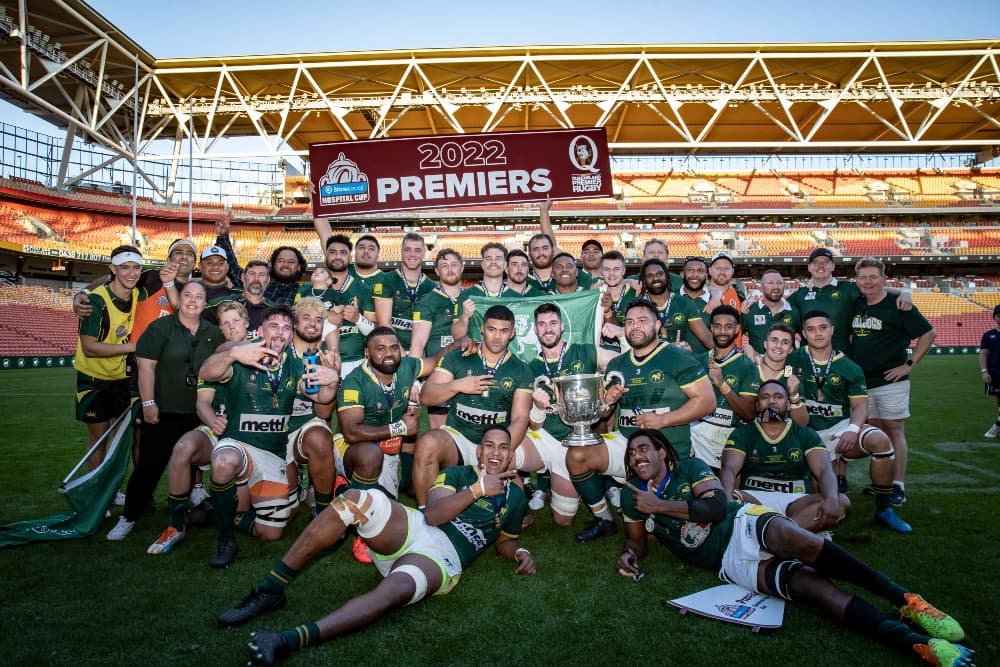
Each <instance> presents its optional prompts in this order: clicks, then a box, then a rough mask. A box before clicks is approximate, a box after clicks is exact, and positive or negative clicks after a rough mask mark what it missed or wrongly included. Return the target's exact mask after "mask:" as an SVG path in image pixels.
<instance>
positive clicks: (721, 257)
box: [708, 252, 736, 266]
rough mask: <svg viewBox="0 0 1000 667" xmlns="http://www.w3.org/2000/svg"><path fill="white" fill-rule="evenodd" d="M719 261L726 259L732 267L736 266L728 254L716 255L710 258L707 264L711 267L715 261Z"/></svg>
mask: <svg viewBox="0 0 1000 667" xmlns="http://www.w3.org/2000/svg"><path fill="white" fill-rule="evenodd" d="M720 259H728V260H729V263H730V264H732V265H733V266H736V262H734V261H733V258H732V256H731V255H730V254H729V253H725V252H720V253H716V255H715V256H714V257H712V261H711V262H709V263H708V265H709V266H712V265H713V264H715V262H716V260H720Z"/></svg>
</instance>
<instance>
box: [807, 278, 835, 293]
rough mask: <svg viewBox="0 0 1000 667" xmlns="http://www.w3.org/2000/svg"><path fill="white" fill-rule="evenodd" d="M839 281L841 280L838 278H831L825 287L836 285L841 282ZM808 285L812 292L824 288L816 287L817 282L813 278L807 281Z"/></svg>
mask: <svg viewBox="0 0 1000 667" xmlns="http://www.w3.org/2000/svg"><path fill="white" fill-rule="evenodd" d="M839 282H840V281H838V280H837V279H836V278H830V282H829V283H827V284H826V285H823V287H836V286H837V285H838V284H839ZM806 287H808V288H809V291H810V292H812V291H814V290H817V289H823V287H816V286H815V284H814V283H813V279H812V278H810V279H809V280H807V281H806Z"/></svg>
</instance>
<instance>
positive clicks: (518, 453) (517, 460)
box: [514, 447, 524, 470]
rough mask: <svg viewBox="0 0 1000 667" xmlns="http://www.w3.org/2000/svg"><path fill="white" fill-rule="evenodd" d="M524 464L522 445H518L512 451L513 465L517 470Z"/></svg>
mask: <svg viewBox="0 0 1000 667" xmlns="http://www.w3.org/2000/svg"><path fill="white" fill-rule="evenodd" d="M523 465H524V447H518V448H517V449H516V450H515V451H514V467H515V468H516V469H518V470H520V469H521V466H523Z"/></svg>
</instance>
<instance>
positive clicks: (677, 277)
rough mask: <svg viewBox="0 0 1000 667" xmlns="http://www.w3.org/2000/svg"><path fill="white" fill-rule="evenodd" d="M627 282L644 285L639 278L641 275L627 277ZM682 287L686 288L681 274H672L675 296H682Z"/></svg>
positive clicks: (671, 281) (671, 280) (672, 289)
mask: <svg viewBox="0 0 1000 667" xmlns="http://www.w3.org/2000/svg"><path fill="white" fill-rule="evenodd" d="M625 280H634V281H636V282H637V283H639V284H640V285H641V284H642V280H641V279H640V278H639V274H638V273H633V274H632V275H630V276H625ZM682 287H684V278H682V277H681V274H679V273H673V272H671V273H670V291H671V292H672V293H673V294H680V293H681V288H682Z"/></svg>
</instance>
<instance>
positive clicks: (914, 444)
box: [0, 356, 1000, 667]
mask: <svg viewBox="0 0 1000 667" xmlns="http://www.w3.org/2000/svg"><path fill="white" fill-rule="evenodd" d="M0 377H2V378H3V380H4V382H3V386H2V389H0V397H2V400H3V405H4V406H5V409H4V412H3V416H2V417H0V433H2V437H3V440H2V444H0V453H2V461H3V463H4V465H3V468H2V470H0V524H2V523H8V522H11V521H15V520H20V519H28V518H35V517H39V516H45V515H48V514H54V513H56V512H61V511H63V510H64V509H65V507H66V505H65V501H64V499H62V498H61V497H60V495H59V493H58V492H57V491H56V489H57V487H58V484H59V482H60V480H61V479H62V477H63V475H65V473H66V472H67V471H68V470H69V469H70V467H71V466H72V465H73V464H74V463H75V462H76V461H77V460H78V459H79V457H80V456H81V455H82V453H83V451H84V443H85V433H84V428H83V426H82V425H80V424H77V423H75V422H74V421H73V418H72V414H73V391H74V378H73V374H72V371H69V370H61V369H60V370H28V371H4V372H3V374H2V375H0ZM978 377H979V374H978V368H977V367H976V361H975V358H974V357H973V356H965V357H951V358H941V357H937V358H929V359H927V361H926V363H924V364H922V365H921V367H920V368H919V369H918V370H917V372H916V373H915V383H914V384H915V387H914V395H913V399H912V402H911V409H912V411H913V414H914V416H913V417H912V418H911V419H910V421H909V423H908V426H907V429H908V435H909V441H910V446H911V459H910V475H909V478H908V480H907V496H908V503H907V504H906V506H905V507H904V508H903V509H902V510H901V512H900V513H901V514H902V516H903V517H904V518H906V519H907V520H908V521H910V522H911V523H912V524H913V526H914V529H915V532H914V534H912V535H909V536H900V535H895V534H891V533H888V532H886V531H884V530H881V529H875V528H874V527H873V525H872V522H871V512H872V507H873V505H872V500H871V498H869V497H867V496H862V495H861V494H860V489H861V487H862V485H863V484H864V480H865V479H866V476H867V464H866V463H864V462H862V463H855V464H853V465H852V467H851V470H850V477H851V482H852V494H851V496H852V500H853V501H854V512H853V514H852V516H851V517H850V518H849V519H848V520H847V521H846V522H845V524H844V525H843V526H841V527H839V528H838V529H837V531H836V532H835V539H836V540H837V541H838V542H839V543H841V544H843V545H845V546H846V547H847V548H849V549H851V550H852V551H854V552H855V553H856V554H858V555H859V556H860V557H862V558H863V559H865V560H866V561H868V562H869V563H871V564H872V565H873V566H875V567H878V568H880V569H883V570H884V571H886V572H888V573H890V574H891V575H892V576H894V577H895V578H896V579H897V580H898V581H900V582H901V583H903V584H904V585H906V586H908V587H910V588H912V589H913V590H916V591H918V592H920V593H922V594H923V595H924V596H925V597H927V598H928V599H929V600H931V601H932V602H933V603H935V604H937V605H938V606H940V607H941V608H943V609H945V610H946V611H948V612H949V613H951V614H952V615H954V616H955V617H956V618H958V619H959V620H960V621H961V622H962V624H963V625H964V627H965V629H966V632H967V633H968V642H969V644H970V645H971V646H973V647H974V648H975V649H976V650H977V651H978V654H977V661H978V664H980V665H991V664H997V663H998V662H1000V640H998V639H997V635H996V632H995V628H996V617H994V616H993V615H992V611H993V610H992V608H991V607H990V606H989V605H990V604H996V603H997V601H998V600H1000V595H998V592H1000V586H998V585H997V583H996V576H995V573H996V572H997V571H998V570H1000V550H998V549H997V547H996V541H997V537H998V536H1000V530H998V529H997V527H996V526H997V524H996V523H994V522H995V521H996V518H995V517H994V516H993V511H992V510H991V509H990V508H991V507H995V506H994V505H993V503H995V502H997V501H1000V455H998V452H1000V448H998V446H997V443H996V441H988V440H985V439H984V438H983V437H982V434H983V432H984V431H985V430H986V428H987V427H988V426H989V424H990V422H991V420H992V419H993V418H994V417H995V415H996V413H995V410H996V406H995V404H994V403H993V402H992V399H987V398H985V397H983V396H982V392H981V388H980V387H981V385H979V384H978ZM157 501H158V504H159V507H160V509H159V511H158V512H157V514H156V515H155V516H152V517H146V518H143V519H141V520H140V522H139V523H138V524H137V525H136V529H135V531H134V532H133V533H132V535H131V536H130V537H129V538H128V539H127V540H125V541H124V542H118V543H112V542H108V541H106V540H105V539H104V534H105V533H106V532H107V530H109V529H110V528H111V526H112V525H113V523H114V520H111V519H109V520H107V521H105V522H104V525H103V526H102V528H101V531H100V532H99V533H98V534H97V535H94V536H93V537H91V538H89V539H86V540H70V541H63V542H51V543H42V544H35V545H28V546H23V547H16V548H8V549H4V550H0V572H2V573H3V575H2V581H3V592H2V595H0V619H2V621H3V623H2V627H3V628H4V629H5V630H6V632H7V637H6V640H5V642H4V647H3V649H2V651H0V656H2V658H0V661H2V663H3V664H5V665H66V664H74V665H86V664H101V665H108V664H114V665H133V664H135V665H138V664H157V665H188V664H213V665H220V666H221V665H238V664H240V665H241V664H245V662H246V659H247V654H246V652H245V649H244V643H245V641H246V636H247V631H248V630H250V629H253V628H254V627H258V626H266V627H273V628H277V629H284V628H286V627H290V626H292V625H296V624H298V623H301V622H304V621H307V620H310V619H314V618H317V617H319V616H321V615H323V614H324V613H326V612H327V611H329V610H331V609H333V608H334V607H336V606H337V605H339V604H340V603H342V602H344V601H345V600H347V599H348V598H349V597H351V596H353V595H356V594H358V593H361V592H363V591H365V590H368V589H370V588H371V587H372V586H374V585H375V584H376V582H377V581H378V574H377V573H376V571H375V569H374V568H373V567H371V566H364V565H359V564H357V563H355V562H354V561H353V560H352V558H351V555H350V550H349V548H343V549H340V550H338V551H335V552H333V553H331V554H328V555H327V556H326V557H325V558H323V559H322V560H320V561H318V562H316V563H314V564H313V566H312V567H311V568H310V569H309V570H307V571H306V572H305V573H304V574H302V575H301V576H300V577H299V579H298V581H297V582H296V583H295V584H294V585H293V586H292V587H291V588H290V589H289V604H288V606H287V607H286V608H285V609H284V610H281V611H278V612H276V613H273V614H271V615H270V616H269V617H266V618H265V619H263V621H262V622H261V623H252V624H251V627H249V628H247V629H246V630H244V629H235V630H220V629H219V628H218V627H217V626H216V623H215V617H216V615H217V614H218V613H219V612H220V611H222V610H223V609H225V608H227V607H229V606H230V605H232V604H233V603H235V602H237V601H239V600H240V599H241V598H242V597H243V595H245V594H246V592H247V591H248V590H249V589H250V588H251V587H252V586H255V585H256V584H257V583H258V582H259V580H260V579H261V577H262V576H263V574H264V573H265V572H266V570H267V569H268V568H269V567H270V565H271V564H272V563H273V562H274V561H275V560H276V559H277V558H278V557H280V556H281V554H282V553H284V551H285V549H286V548H287V547H288V545H289V544H291V541H292V539H293V538H294V536H295V535H297V534H298V533H299V531H301V529H302V527H303V525H304V522H305V517H302V516H300V517H299V519H298V520H297V522H296V524H295V525H294V526H292V528H291V530H290V531H289V536H288V537H286V538H285V539H284V540H282V541H280V542H278V543H269V544H263V543H259V542H256V541H254V540H252V539H250V538H247V537H244V536H241V538H240V555H239V559H238V560H237V562H236V564H235V565H233V566H232V567H230V568H228V569H226V570H222V571H219V570H213V569H211V568H210V567H209V566H208V558H209V556H210V555H211V552H212V549H213V546H214V540H215V538H214V530H213V529H211V528H192V529H191V530H190V531H189V533H190V534H189V539H188V541H187V542H186V543H185V544H183V545H182V546H181V547H179V548H178V550H177V551H176V552H174V553H171V554H169V555H167V556H163V557H153V556H148V555H146V553H145V550H146V547H147V546H148V545H149V543H150V542H152V541H153V540H154V539H155V538H156V536H157V535H158V534H159V532H160V530H161V529H162V528H164V527H165V526H166V524H167V520H166V511H165V505H166V503H165V480H164V483H163V484H162V485H161V487H160V491H159V492H158V496H157ZM583 513H584V511H583V510H582V511H581V516H579V517H578V518H577V521H576V523H575V525H574V526H573V527H572V529H561V528H558V527H556V526H555V525H554V524H553V523H552V521H551V518H550V516H549V513H548V509H545V510H542V512H540V513H539V517H538V521H537V522H536V523H535V525H534V526H533V527H532V528H530V529H529V530H527V531H526V532H525V534H524V535H523V543H524V544H525V545H526V546H527V547H529V548H530V549H531V550H532V552H533V553H534V555H535V558H536V559H537V561H538V563H539V572H538V574H537V575H536V576H534V577H515V576H514V575H513V567H512V564H511V563H510V562H509V561H504V560H502V559H499V558H498V557H496V555H495V554H494V553H493V552H492V551H491V552H488V553H487V554H484V555H483V556H482V557H481V558H480V559H479V561H478V562H477V563H476V564H475V565H474V566H473V567H472V568H470V570H469V571H468V572H466V573H465V574H464V575H463V580H462V582H461V584H460V585H459V586H458V587H457V588H456V589H455V590H454V591H453V592H452V593H451V594H449V595H447V596H445V597H441V598H435V599H431V600H429V601H426V602H423V603H421V604H420V605H418V606H417V607H415V608H408V609H403V610H400V611H398V612H396V613H393V614H391V615H390V616H388V617H387V618H385V619H383V621H382V622H381V623H379V624H378V625H376V626H375V627H373V628H372V629H370V630H368V631H366V632H363V633H360V634H356V635H353V636H350V637H347V638H344V639H341V640H338V641H336V642H332V643H330V644H327V645H326V646H324V647H321V648H318V649H310V650H307V651H304V652H302V653H300V654H298V655H297V656H296V657H295V660H293V661H292V663H291V664H332V663H335V662H336V663H343V664H357V665H373V664H377V665H380V667H388V666H390V665H404V664H406V665H414V664H453V665H465V664H476V663H478V664H485V665H489V664H502V663H509V664H570V663H576V664H586V665H590V664H612V663H618V664H640V663H645V664H649V663H651V662H656V663H658V664H680V663H686V664H691V665H718V664H724V663H735V664H741V665H766V664H787V665H845V664H848V665H873V666H874V665H880V666H882V665H906V664H915V663H916V662H917V661H916V659H915V658H910V657H907V656H905V655H902V654H899V653H897V652H895V651H893V650H892V649H889V648H886V647H884V646H882V645H879V644H876V643H874V642H871V641H869V640H867V639H864V638H861V637H858V636H855V635H853V634H852V633H850V632H848V631H846V630H845V629H843V628H842V627H840V626H838V625H837V624H835V623H833V622H832V621H828V620H827V619H826V618H825V617H823V616H822V615H820V614H819V613H818V612H816V611H815V610H813V609H811V608H808V607H805V606H801V605H796V604H794V603H790V604H789V605H788V606H787V607H786V612H785V625H784V628H783V629H781V630H778V631H774V632H766V633H760V634H758V635H755V634H753V633H751V631H750V630H749V629H748V628H744V627H740V626H735V625H728V624H723V623H720V622H717V621H711V620H707V619H703V618H699V617H695V616H681V615H679V614H678V613H677V611H676V609H674V608H673V607H671V606H669V605H668V604H667V603H666V601H667V599H669V598H672V597H680V596H682V595H686V594H688V593H692V592H695V591H697V590H701V589H703V588H708V587H710V586H713V585H715V584H716V583H718V581H717V579H716V578H715V576H714V575H713V574H712V573H710V572H707V571H703V570H698V569H695V568H693V567H690V566H687V565H684V564H682V563H681V562H680V561H679V560H677V559H675V558H674V557H673V556H671V555H670V554H669V553H668V552H667V551H666V550H665V549H663V548H662V547H659V546H656V545H654V546H653V547H652V550H651V556H650V557H649V558H648V559H647V561H646V562H645V565H644V567H645V571H646V574H647V576H646V579H645V580H643V581H642V582H640V583H639V584H633V583H632V582H631V580H629V579H626V578H623V577H621V576H619V575H617V574H616V573H615V571H614V569H613V563H614V561H615V559H616V557H617V554H618V551H619V549H620V546H621V542H620V540H619V539H617V538H615V539H609V540H604V541H601V542H599V543H596V544H586V545H580V544H577V543H576V542H575V541H574V540H573V533H574V532H576V531H577V530H579V528H580V527H581V526H582V525H583V523H584V522H585V518H586V517H583V516H582V514H583ZM116 519H117V512H116V517H115V520H116ZM878 604H879V605H880V608H883V609H885V610H886V611H887V613H888V612H891V610H890V609H889V608H888V606H887V605H886V604H885V603H882V602H878ZM990 628H994V630H990Z"/></svg>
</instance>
